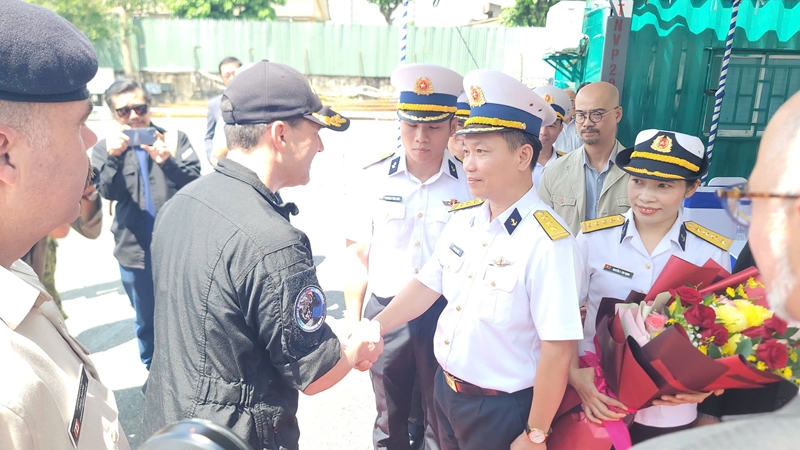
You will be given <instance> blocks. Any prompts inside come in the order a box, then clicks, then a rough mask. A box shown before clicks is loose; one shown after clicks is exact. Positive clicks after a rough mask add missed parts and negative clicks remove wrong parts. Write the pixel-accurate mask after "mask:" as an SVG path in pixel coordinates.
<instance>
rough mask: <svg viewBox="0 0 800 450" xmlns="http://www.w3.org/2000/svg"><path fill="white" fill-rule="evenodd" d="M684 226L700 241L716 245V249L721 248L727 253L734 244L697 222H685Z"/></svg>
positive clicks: (731, 240)
mask: <svg viewBox="0 0 800 450" xmlns="http://www.w3.org/2000/svg"><path fill="white" fill-rule="evenodd" d="M683 225H684V226H685V227H686V230H687V231H689V232H690V233H692V234H693V235H695V236H697V237H699V238H700V239H702V240H704V241H706V242H708V243H709V244H712V245H714V246H715V247H718V248H721V249H722V250H725V251H726V252H727V251H728V250H729V249H730V248H731V245H732V244H733V239H730V238H727V237H725V236H723V235H721V234H719V233H715V232H713V231H711V230H709V229H708V228H706V227H704V226H702V225H700V224H698V223H697V222H692V221H688V222H684V223H683Z"/></svg>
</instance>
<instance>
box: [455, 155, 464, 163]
mask: <svg viewBox="0 0 800 450" xmlns="http://www.w3.org/2000/svg"><path fill="white" fill-rule="evenodd" d="M453 158H455V159H456V161H458V162H460V163H461V164H464V160H463V159H461V158H459V157H458V156H456V155H453Z"/></svg>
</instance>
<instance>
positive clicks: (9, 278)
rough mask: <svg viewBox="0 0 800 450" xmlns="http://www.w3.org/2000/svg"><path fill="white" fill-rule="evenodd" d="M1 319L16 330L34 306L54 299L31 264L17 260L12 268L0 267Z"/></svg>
mask: <svg viewBox="0 0 800 450" xmlns="http://www.w3.org/2000/svg"><path fill="white" fill-rule="evenodd" d="M0 286H3V289H2V291H1V292H0V320H2V321H3V322H5V323H6V325H8V327H9V328H11V329H12V330H15V329H16V328H17V327H18V326H19V324H20V323H22V321H23V320H25V317H27V316H28V313H29V312H30V311H31V308H33V307H34V306H41V305H42V304H43V303H44V302H46V301H48V300H52V299H53V298H52V297H50V294H48V293H47V291H46V290H45V288H44V286H42V284H41V283H40V282H39V277H38V276H37V275H36V272H34V271H33V269H31V267H30V266H28V265H27V264H25V263H24V262H22V261H15V262H14V263H13V264H12V265H11V268H10V269H6V268H4V267H0Z"/></svg>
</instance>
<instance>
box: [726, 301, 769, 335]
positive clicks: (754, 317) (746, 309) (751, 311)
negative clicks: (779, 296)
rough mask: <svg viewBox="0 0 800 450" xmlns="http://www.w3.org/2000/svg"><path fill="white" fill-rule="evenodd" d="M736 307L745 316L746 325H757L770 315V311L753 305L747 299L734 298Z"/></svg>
mask: <svg viewBox="0 0 800 450" xmlns="http://www.w3.org/2000/svg"><path fill="white" fill-rule="evenodd" d="M733 304H734V305H736V309H738V310H739V311H741V312H742V313H743V314H744V315H745V317H746V318H747V327H748V328H750V327H757V326H760V325H761V324H762V323H764V321H765V320H767V319H769V318H770V317H772V312H771V311H770V310H768V309H767V308H764V307H763V306H758V305H755V304H753V303H751V302H749V301H747V300H734V301H733Z"/></svg>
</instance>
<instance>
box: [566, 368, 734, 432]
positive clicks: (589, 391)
mask: <svg viewBox="0 0 800 450" xmlns="http://www.w3.org/2000/svg"><path fill="white" fill-rule="evenodd" d="M594 376H595V374H594V369H593V368H591V367H589V368H585V369H577V370H574V369H573V370H572V371H571V372H570V380H569V383H570V385H572V387H573V388H575V391H577V393H578V396H580V398H581V402H582V403H583V410H584V414H586V418H587V419H589V421H590V422H594V423H597V424H599V423H601V421H603V420H605V421H615V420H619V419H622V418H624V417H625V416H627V415H628V414H629V413H628V412H627V411H629V410H628V407H627V406H625V405H624V404H622V402H620V401H619V400H615V399H613V398H611V397H609V396H608V395H605V394H602V393H601V392H600V391H598V390H597V387H596V386H595V384H594ZM723 392H724V390H723V389H720V390H717V391H713V392H691V393H681V394H677V395H664V396H662V397H661V398H660V399H659V400H654V401H653V405H654V406H677V405H683V404H687V403H700V402H702V401H703V400H705V399H706V398H708V397H709V396H710V395H711V394H714V395H722V393H723ZM609 406H610V407H611V408H609Z"/></svg>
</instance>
